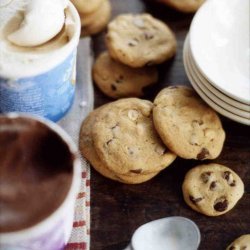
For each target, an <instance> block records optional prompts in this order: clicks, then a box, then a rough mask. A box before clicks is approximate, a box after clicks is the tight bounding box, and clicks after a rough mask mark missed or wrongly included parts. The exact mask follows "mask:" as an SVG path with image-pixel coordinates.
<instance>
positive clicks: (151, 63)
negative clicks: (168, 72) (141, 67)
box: [145, 61, 154, 66]
mask: <svg viewBox="0 0 250 250" xmlns="http://www.w3.org/2000/svg"><path fill="white" fill-rule="evenodd" d="M152 65H154V63H153V62H152V61H148V62H146V63H145V66H152Z"/></svg>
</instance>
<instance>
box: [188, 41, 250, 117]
mask: <svg viewBox="0 0 250 250" xmlns="http://www.w3.org/2000/svg"><path fill="white" fill-rule="evenodd" d="M186 45H187V47H186V49H185V56H186V61H187V63H188V65H189V68H190V72H189V73H190V74H191V75H192V77H193V78H194V80H195V83H196V84H197V85H198V86H199V87H200V89H201V90H202V91H203V92H204V93H205V94H206V95H207V96H208V97H209V98H210V99H211V100H212V101H213V102H215V103H216V104H217V105H219V106H221V107H222V108H224V109H225V110H227V111H229V112H231V113H233V114H235V115H238V116H241V117H243V118H247V119H250V110H249V109H248V110H249V111H248V112H247V111H244V110H241V109H238V108H236V107H235V106H232V105H230V104H228V103H226V102H225V101H224V100H222V99H220V98H218V97H217V96H216V95H214V94H213V93H212V92H210V90H209V89H208V88H207V87H206V86H205V85H204V84H203V78H202V76H201V75H200V74H199V72H198V70H197V69H196V68H195V66H194V65H193V64H192V60H191V58H190V53H189V50H188V41H187V42H186Z"/></svg>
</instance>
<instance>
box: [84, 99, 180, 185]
mask: <svg viewBox="0 0 250 250" xmlns="http://www.w3.org/2000/svg"><path fill="white" fill-rule="evenodd" d="M152 109H153V104H152V103H151V102H150V101H146V100H141V99H138V98H127V99H121V100H118V101H115V102H112V103H109V104H107V105H104V106H102V107H101V108H98V109H96V110H95V111H93V112H92V113H90V115H89V116H88V117H87V119H86V120H85V121H84V123H83V125H82V128H81V132H80V150H81V152H82V154H83V156H85V157H86V158H87V159H88V160H89V162H90V163H91V164H92V166H93V167H94V168H95V169H96V170H97V171H98V172H99V173H101V174H102V175H104V176H105V177H107V178H110V179H112V180H116V181H119V182H123V183H128V184H137V183H141V182H145V181H147V180H149V179H151V178H153V177H154V176H155V175H157V174H158V173H159V172H160V171H161V170H163V169H165V168H166V167H167V166H169V165H170V164H171V163H172V162H173V161H174V160H175V158H176V155H175V154H173V153H171V152H170V151H169V150H168V149H167V148H166V147H165V145H164V144H163V143H162V141H161V139H160V138H159V136H158V135H157V133H156V131H155V129H154V126H153V119H152Z"/></svg>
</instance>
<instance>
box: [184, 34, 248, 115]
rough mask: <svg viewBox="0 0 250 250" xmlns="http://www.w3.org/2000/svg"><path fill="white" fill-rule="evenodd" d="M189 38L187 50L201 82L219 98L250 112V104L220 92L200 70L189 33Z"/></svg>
mask: <svg viewBox="0 0 250 250" xmlns="http://www.w3.org/2000/svg"><path fill="white" fill-rule="evenodd" d="M186 40H187V49H186V51H187V52H188V58H189V62H190V64H191V65H193V69H194V73H195V74H196V75H197V76H199V78H200V80H201V83H202V84H203V85H205V87H206V88H207V89H208V90H209V91H210V92H212V93H213V94H214V95H216V96H217V97H218V98H219V99H221V100H222V101H224V102H226V103H228V104H229V105H231V106H234V107H236V108H238V109H241V110H243V111H247V112H250V105H247V104H244V103H242V102H238V101H236V100H234V99H232V98H230V97H229V96H227V95H225V94H224V93H222V92H220V91H219V90H218V89H216V88H215V87H213V85H212V84H211V83H210V82H209V81H208V80H207V79H206V78H205V76H204V75H203V74H202V72H201V71H199V68H198V67H197V65H196V63H195V61H194V58H193V57H192V54H191V51H190V43H189V35H188V36H187V38H186Z"/></svg>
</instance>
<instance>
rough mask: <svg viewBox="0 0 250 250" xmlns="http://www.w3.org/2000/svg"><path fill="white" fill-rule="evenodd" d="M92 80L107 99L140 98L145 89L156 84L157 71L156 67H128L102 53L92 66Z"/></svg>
mask: <svg viewBox="0 0 250 250" xmlns="http://www.w3.org/2000/svg"><path fill="white" fill-rule="evenodd" d="M93 79H94V81H95V83H96V85H97V86H98V87H99V88H100V90H101V91H102V92H103V93H104V94H106V95H107V96H109V97H112V98H115V99H118V98H121V97H140V96H142V95H143V89H144V88H145V87H147V86H149V85H152V84H154V83H156V82H157V80H158V71H157V69H156V67H143V68H131V67H128V66H126V65H124V64H121V63H119V62H117V61H115V60H113V59H112V58H111V57H110V56H109V54H108V53H107V52H103V53H102V54H101V55H100V56H99V57H98V58H97V60H96V62H95V64H94V67H93Z"/></svg>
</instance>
